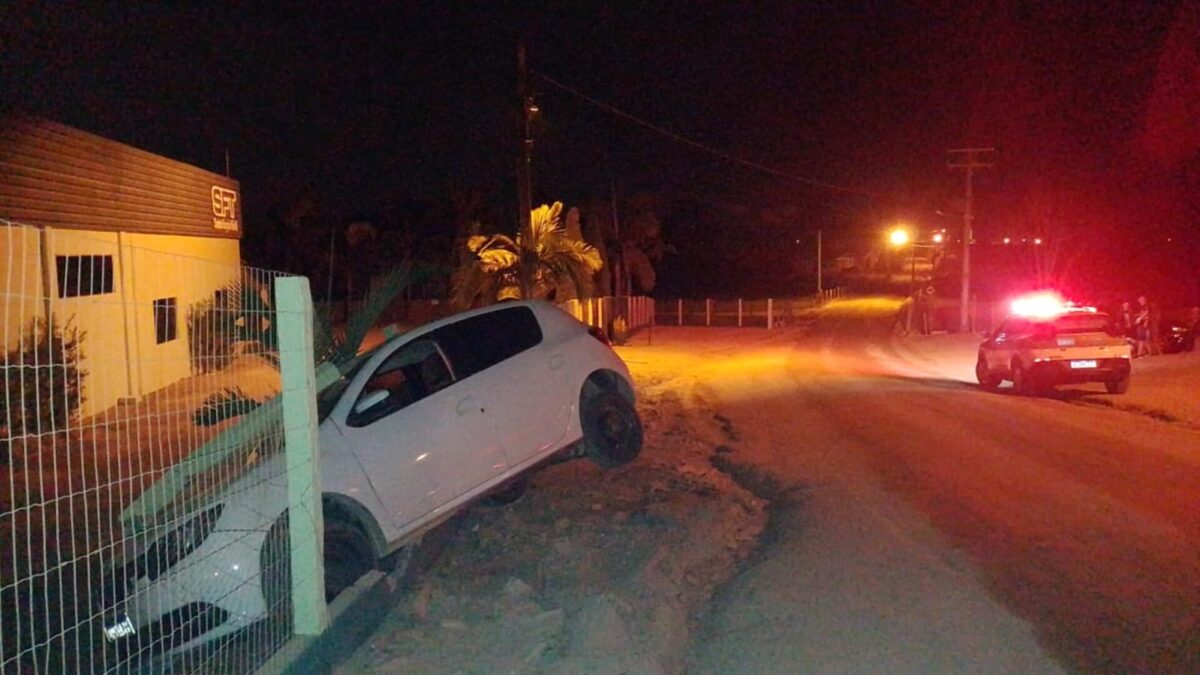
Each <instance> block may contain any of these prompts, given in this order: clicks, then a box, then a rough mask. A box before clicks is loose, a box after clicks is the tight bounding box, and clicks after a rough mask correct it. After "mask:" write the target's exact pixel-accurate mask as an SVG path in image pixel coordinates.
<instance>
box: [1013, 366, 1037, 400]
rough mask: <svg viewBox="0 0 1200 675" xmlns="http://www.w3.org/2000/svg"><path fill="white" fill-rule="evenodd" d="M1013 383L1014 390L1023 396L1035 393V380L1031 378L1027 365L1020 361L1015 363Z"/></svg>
mask: <svg viewBox="0 0 1200 675" xmlns="http://www.w3.org/2000/svg"><path fill="white" fill-rule="evenodd" d="M1012 383H1013V391H1015V392H1017V393H1018V394H1019V395H1021V396H1030V395H1032V394H1033V393H1034V392H1033V390H1034V387H1033V382H1031V381H1030V379H1029V373H1028V372H1026V371H1025V367H1024V366H1022V365H1021V364H1020V363H1014V364H1013V367H1012Z"/></svg>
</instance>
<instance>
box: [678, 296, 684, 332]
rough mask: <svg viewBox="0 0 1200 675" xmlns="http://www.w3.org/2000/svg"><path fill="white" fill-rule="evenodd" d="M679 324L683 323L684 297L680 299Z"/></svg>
mask: <svg viewBox="0 0 1200 675" xmlns="http://www.w3.org/2000/svg"><path fill="white" fill-rule="evenodd" d="M679 325H680V326H682V325H683V298H680V299H679Z"/></svg>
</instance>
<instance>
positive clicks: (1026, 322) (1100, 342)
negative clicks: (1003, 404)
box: [975, 303, 1131, 394]
mask: <svg viewBox="0 0 1200 675" xmlns="http://www.w3.org/2000/svg"><path fill="white" fill-rule="evenodd" d="M1017 307H1018V308H1022V307H1029V308H1030V309H1031V311H1017V312H1014V314H1013V315H1012V316H1010V317H1008V318H1007V319H1005V320H1004V322H1003V323H1001V324H1000V327H999V328H997V329H996V331H995V332H994V333H992V334H990V335H988V336H987V339H986V340H984V342H983V344H981V345H980V346H979V358H978V360H977V361H976V364H975V376H976V378H978V380H979V383H980V384H981V385H983V386H984V387H985V388H987V389H995V388H996V387H999V386H1000V383H1001V382H1003V381H1004V380H1010V381H1011V382H1012V383H1013V389H1015V390H1016V392H1017V393H1018V394H1036V393H1039V392H1041V391H1043V390H1045V389H1047V388H1049V387H1053V386H1054V385H1058V384H1068V383H1082V382H1103V383H1104V386H1105V388H1106V389H1107V390H1108V392H1109V393H1110V394H1124V393H1125V392H1126V391H1128V390H1129V376H1130V372H1131V367H1130V358H1131V350H1130V347H1129V342H1128V341H1127V340H1126V339H1125V337H1123V336H1119V335H1113V334H1111V333H1110V332H1108V331H1109V329H1110V326H1111V321H1110V320H1109V318H1108V315H1106V314H1104V313H1101V312H1097V311H1096V310H1094V309H1091V308H1086V307H1070V306H1054V305H1053V304H1049V305H1048V304H1046V303H1036V304H1033V305H1021V304H1020V303H1018V304H1017Z"/></svg>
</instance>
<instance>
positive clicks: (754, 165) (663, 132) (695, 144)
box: [529, 69, 876, 199]
mask: <svg viewBox="0 0 1200 675" xmlns="http://www.w3.org/2000/svg"><path fill="white" fill-rule="evenodd" d="M529 73H530V74H531V75H533V76H535V77H537V78H539V79H541V80H543V81H544V82H546V83H547V84H550V85H552V86H554V87H557V88H558V89H561V90H562V91H564V92H566V93H568V94H571V95H572V96H575V97H577V98H580V99H582V100H584V101H587V102H588V103H591V104H592V105H594V106H596V107H598V108H602V109H603V110H606V111H608V112H610V113H612V114H613V115H616V116H617V117H620V118H622V119H625V120H628V121H630V122H633V123H634V124H637V125H639V126H642V127H645V128H647V129H649V130H651V131H653V132H655V133H658V134H661V135H663V136H666V137H668V138H670V139H672V140H675V141H677V142H679V143H683V144H684V145H689V146H691V147H693V148H696V149H697V150H701V151H703V152H706V153H708V154H710V155H714V156H716V157H720V158H721V159H724V160H726V161H729V162H733V163H735V164H740V165H741V166H744V167H747V168H750V169H755V170H757V171H762V172H765V173H769V174H771V175H773V176H778V177H780V178H787V179H789V180H794V181H799V182H801V183H806V184H808V185H813V186H816V187H822V188H826V189H828V190H836V191H838V192H846V193H849V194H856V195H862V196H864V197H870V198H872V199H874V198H875V197H876V196H875V195H874V194H872V193H870V192H867V191H865V190H859V189H856V188H851V187H846V186H844V185H837V184H835V183H829V182H826V181H823V180H817V179H815V178H807V177H805V176H797V175H795V174H791V173H787V172H785V171H780V170H778V169H772V168H771V167H769V166H764V165H762V164H759V163H758V162H752V161H750V160H748V159H743V158H741V157H737V156H734V155H731V154H729V153H727V152H725V151H723V150H718V149H717V148H714V147H712V146H709V145H705V144H703V143H701V142H699V141H694V140H692V139H690V138H687V137H686V136H681V135H679V134H677V133H675V132H673V131H670V130H668V129H664V128H662V127H660V126H658V125H656V124H653V123H651V122H647V121H646V120H643V119H641V118H640V117H635V116H634V115H631V114H629V113H627V112H625V111H624V110H621V109H620V108H617V107H614V106H612V105H609V104H608V103H605V102H604V101H601V100H599V99H596V98H593V97H592V96H588V95H587V94H585V93H583V92H582V91H579V90H578V89H575V88H574V87H571V86H568V85H565V84H563V83H562V82H559V81H558V80H556V79H554V78H552V77H550V76H549V75H547V74H545V73H542V72H540V71H537V70H533V69H530V71H529Z"/></svg>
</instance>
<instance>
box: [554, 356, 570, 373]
mask: <svg viewBox="0 0 1200 675" xmlns="http://www.w3.org/2000/svg"><path fill="white" fill-rule="evenodd" d="M566 362H567V357H565V356H563V355H562V354H555V355H554V356H551V357H550V370H558V369H559V368H562V367H563V364H564V363H566Z"/></svg>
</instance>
